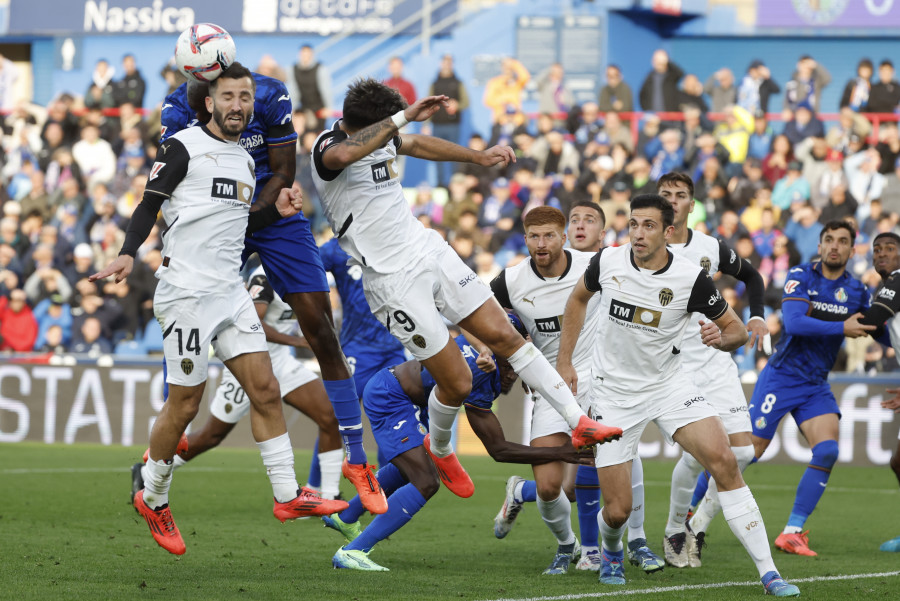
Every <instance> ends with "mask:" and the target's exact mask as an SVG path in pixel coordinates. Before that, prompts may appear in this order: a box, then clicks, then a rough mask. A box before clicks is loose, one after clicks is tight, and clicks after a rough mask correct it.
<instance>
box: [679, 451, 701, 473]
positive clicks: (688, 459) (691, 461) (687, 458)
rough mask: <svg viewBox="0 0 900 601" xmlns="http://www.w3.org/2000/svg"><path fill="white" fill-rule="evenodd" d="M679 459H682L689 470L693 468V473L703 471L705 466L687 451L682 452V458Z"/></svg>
mask: <svg viewBox="0 0 900 601" xmlns="http://www.w3.org/2000/svg"><path fill="white" fill-rule="evenodd" d="M679 461H681V462H682V463H683V464H684V465H685V466H686V467H687V468H688V469H689V470H691V472H692V473H696V474H699V473H700V472H702V471H703V466H702V465H700V462H699V461H697V458H696V457H694V456H693V455H691V454H690V453H688V452H687V451H684V452H682V453H681V459H680V460H679Z"/></svg>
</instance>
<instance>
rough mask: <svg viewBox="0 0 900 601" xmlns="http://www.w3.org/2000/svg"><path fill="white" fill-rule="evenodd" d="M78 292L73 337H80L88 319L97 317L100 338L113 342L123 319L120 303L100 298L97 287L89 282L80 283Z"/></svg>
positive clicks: (74, 307)
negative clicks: (82, 327) (79, 334)
mask: <svg viewBox="0 0 900 601" xmlns="http://www.w3.org/2000/svg"><path fill="white" fill-rule="evenodd" d="M104 264H105V263H104ZM76 290H77V291H78V292H77V294H76V298H77V300H78V304H77V305H74V306H73V307H72V336H73V337H75V336H77V335H78V332H80V331H81V326H82V325H83V324H84V322H85V320H86V319H88V318H89V317H96V318H97V319H98V320H99V321H100V326H101V333H100V336H101V337H103V338H106V339H107V340H112V338H113V333H114V332H115V330H116V328H117V327H118V325H119V322H120V320H121V318H122V308H121V307H120V306H119V303H118V301H117V300H115V299H104V297H102V296H100V292H99V290H98V288H97V286H96V285H95V284H94V283H93V282H89V281H87V280H81V281H80V282H78V284H77V285H76Z"/></svg>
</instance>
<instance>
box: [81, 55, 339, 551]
mask: <svg viewBox="0 0 900 601" xmlns="http://www.w3.org/2000/svg"><path fill="white" fill-rule="evenodd" d="M253 99H254V81H253V77H252V75H251V73H250V71H248V70H247V69H246V68H245V67H243V66H242V65H241V64H240V63H237V62H235V63H233V64H232V65H231V66H230V67H229V68H228V69H226V70H225V71H224V72H223V73H222V74H221V75H220V76H219V77H218V78H217V79H216V80H215V81H214V82H213V83H212V84H211V85H210V96H209V97H207V99H206V105H207V109H208V110H209V112H210V113H211V115H212V118H211V119H210V121H209V123H208V124H207V125H204V126H202V127H195V128H190V129H187V130H185V131H183V132H179V133H178V134H176V135H174V136H172V137H171V138H170V139H169V140H166V142H164V143H163V144H161V145H160V152H159V155H158V156H157V161H156V163H154V165H153V168H152V170H151V174H152V176H151V177H150V181H149V182H148V183H147V188H146V190H145V191H144V196H143V198H142V200H141V203H140V205H138V207H137V208H136V209H135V211H134V215H133V216H132V219H131V222H130V223H129V225H128V231H127V232H126V235H125V242H124V243H123V245H122V250H121V251H120V254H119V256H118V258H116V259H115V260H114V261H112V262H111V263H110V264H109V265H108V266H107V267H106V268H105V269H103V270H101V271H99V272H98V273H95V274H93V275H92V276H90V279H91V280H92V281H94V280H98V279H103V278H107V277H109V276H115V279H116V281H117V282H119V281H122V280H123V279H125V278H126V277H128V275H129V274H130V273H131V271H132V268H133V266H134V255H135V253H136V252H137V249H138V247H139V246H140V245H141V244H143V242H144V240H145V239H146V238H147V236H148V235H149V233H150V230H151V229H152V228H153V225H154V223H155V221H156V215H157V213H158V212H159V210H160V208H162V207H163V203H164V202H165V209H164V211H163V215H164V217H165V219H166V222H167V223H169V229H168V231H167V232H166V235H165V238H164V243H163V257H164V258H163V261H162V265H161V266H160V268H159V269H158V270H157V272H156V276H157V278H159V280H160V283H159V285H158V286H157V287H156V294H155V295H154V299H153V311H154V314H155V315H156V318H157V320H158V321H159V323H160V327H161V328H162V331H163V344H164V346H165V357H166V362H167V365H168V376H167V380H168V382H169V398H168V402H166V404H165V405H163V408H162V410H161V411H160V412H159V416H158V417H157V419H156V421H155V422H154V424H153V430H152V431H151V433H150V450H149V456H148V459H147V463H146V465H145V466H144V470H143V480H144V485H145V486H144V488H143V489H142V490H140V491H138V492H137V494H136V495H135V496H134V501H133V504H134V507H135V509H137V511H138V512H139V513H140V514H141V515H142V516H143V517H144V519H145V520H146V521H147V524H148V526H149V527H150V531H151V533H152V534H153V538H154V539H155V540H156V542H157V543H158V544H159V545H160V546H162V547H163V548H164V549H166V550H167V551H169V552H170V553H174V554H176V555H181V554H183V553H184V552H185V545H184V540H183V539H182V537H181V534H180V532H179V531H178V528H177V527H176V526H175V521H174V520H173V519H172V513H171V511H170V510H169V486H170V484H171V479H172V471H173V469H174V465H173V457H174V455H175V451H176V447H177V445H178V441H179V438H180V437H181V436H182V435H183V433H184V431H185V429H186V428H187V426H188V424H189V423H190V422H191V420H193V419H194V417H195V416H196V415H197V411H198V409H199V406H200V401H201V399H202V397H203V390H204V388H205V387H206V377H207V368H208V361H209V360H208V357H207V349H208V348H209V345H210V344H212V345H213V348H214V349H215V352H216V355H217V356H218V357H219V358H220V359H221V360H222V361H223V362H224V363H225V365H226V367H228V369H229V370H230V371H231V373H233V374H234V376H235V378H237V380H238V382H240V384H241V386H242V387H243V388H244V390H245V391H246V392H247V395H248V396H249V397H250V405H251V407H250V415H251V426H252V430H253V436H254V438H255V439H256V441H257V445H258V446H259V449H260V453H261V454H262V458H263V464H264V465H265V466H266V472H267V474H268V476H269V480H270V481H271V484H272V491H273V495H274V497H275V507H274V510H273V511H274V514H275V517H276V518H278V519H279V520H281V521H282V522H283V521H285V520H287V519H294V518H297V517H301V516H306V515H316V514H321V513H322V512H324V513H331V512H333V511H334V509H332V508H333V507H338V506H341V505H342V504H343V502H339V501H324V500H322V499H321V498H319V497H314V496H312V495H310V494H308V493H306V492H302V491H301V490H300V487H299V486H298V484H297V478H296V476H295V474H294V450H293V448H292V447H291V441H290V437H289V436H288V433H287V426H286V425H285V421H284V415H283V413H282V410H281V396H280V391H279V389H278V383H277V382H276V380H275V376H274V374H273V373H272V363H271V360H270V357H269V353H268V349H267V347H266V338H265V335H264V334H263V328H262V326H261V324H260V322H259V316H258V315H257V313H256V310H255V309H254V308H253V303H252V302H251V300H250V295H248V294H247V291H246V289H245V288H244V283H243V280H242V279H241V277H240V274H239V270H240V265H241V258H240V257H241V251H242V249H243V239H244V236H245V235H248V234H249V235H252V234H253V233H254V232H256V231H259V230H260V229H262V228H265V227H266V226H268V225H270V224H272V223H275V222H276V221H278V220H280V219H281V218H283V217H286V218H289V217H291V216H293V215H296V214H297V213H299V211H300V208H301V207H302V198H301V196H300V193H299V187H298V186H297V187H295V188H294V189H289V188H283V189H282V190H281V191H280V192H279V194H278V197H277V200H276V202H275V203H273V204H270V205H268V206H266V207H265V208H263V209H261V210H259V211H255V212H252V213H251V212H250V202H251V200H252V198H253V189H254V186H255V185H256V179H255V177H254V174H253V161H252V159H251V158H250V155H249V154H248V153H247V151H246V150H244V149H243V148H241V146H240V144H239V143H238V140H239V139H240V137H241V133H242V132H243V131H244V129H245V128H246V127H247V124H248V123H249V122H250V120H251V118H252V115H253Z"/></svg>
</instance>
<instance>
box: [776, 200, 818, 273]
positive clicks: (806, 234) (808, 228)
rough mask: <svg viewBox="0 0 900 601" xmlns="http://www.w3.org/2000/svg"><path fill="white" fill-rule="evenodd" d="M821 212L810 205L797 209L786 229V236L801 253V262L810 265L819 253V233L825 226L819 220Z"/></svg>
mask: <svg viewBox="0 0 900 601" xmlns="http://www.w3.org/2000/svg"><path fill="white" fill-rule="evenodd" d="M818 216H819V212H818V211H817V210H816V209H815V208H814V207H812V206H810V205H809V204H803V205H800V206H798V207H795V208H794V210H793V211H792V212H791V218H790V219H789V220H788V222H787V225H786V226H785V228H784V233H785V235H786V236H787V237H788V238H789V239H790V240H791V242H793V243H794V247H795V248H796V249H797V252H799V253H800V262H801V263H808V262H809V261H812V259H813V257H815V256H816V254H818V252H819V250H818V249H819V232H821V231H822V227H823V225H822V224H821V223H820V222H819V220H818Z"/></svg>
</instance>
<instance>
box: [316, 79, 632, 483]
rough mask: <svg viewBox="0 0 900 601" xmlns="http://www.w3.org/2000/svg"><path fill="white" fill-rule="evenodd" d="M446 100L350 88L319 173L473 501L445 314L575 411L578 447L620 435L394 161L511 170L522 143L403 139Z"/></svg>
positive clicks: (361, 85)
mask: <svg viewBox="0 0 900 601" xmlns="http://www.w3.org/2000/svg"><path fill="white" fill-rule="evenodd" d="M447 101H448V99H447V97H446V96H429V97H425V98H421V99H419V100H417V101H416V102H415V104H413V105H412V106H409V107H406V104H405V102H404V100H403V99H402V98H401V97H400V95H399V94H398V93H397V92H396V91H394V90H392V89H390V88H388V87H387V86H385V85H384V84H382V83H380V82H377V81H374V80H371V79H367V80H360V81H357V82H355V83H354V84H352V85H351V86H350V89H349V90H348V93H347V97H346V99H345V101H344V115H345V120H342V121H339V122H337V123H336V124H335V127H334V129H332V130H331V131H327V132H324V133H323V134H322V135H320V136H319V138H318V139H317V140H316V142H315V144H314V146H313V151H312V159H313V167H314V168H313V180H314V182H315V184H316V189H317V190H318V192H319V196H320V198H321V199H322V204H323V207H324V209H325V214H326V217H327V218H328V221H329V223H330V224H331V227H332V229H333V230H334V232H335V233H336V236H337V238H338V241H339V243H340V245H341V248H343V249H344V250H345V251H346V252H347V254H349V255H350V257H351V264H354V265H359V266H360V267H361V268H362V274H363V288H364V290H365V293H366V299H367V300H368V301H369V306H370V308H371V309H372V312H373V314H374V315H375V316H376V317H377V318H378V320H379V321H380V322H382V323H383V324H385V326H386V327H387V328H388V330H390V332H391V334H393V335H394V336H395V337H396V338H397V339H398V340H400V342H401V343H403V345H404V346H405V347H406V349H407V350H409V351H410V353H412V355H413V357H415V358H416V359H418V360H419V361H421V362H422V364H423V365H425V367H426V368H427V369H428V371H429V372H430V373H431V374H432V375H433V376H434V378H435V380H436V382H437V386H435V388H434V389H433V390H432V391H431V394H430V396H429V401H428V408H429V419H430V424H431V425H430V434H429V437H427V438H426V439H425V447H426V450H428V451H429V453H430V454H431V456H432V458H433V460H434V461H435V462H436V464H437V465H438V471H439V472H440V474H441V477H442V480H443V481H444V483H445V484H447V486H448V488H450V490H451V491H453V492H454V493H456V494H457V495H460V496H463V497H468V496H471V495H472V494H473V492H474V485H473V484H472V481H471V479H470V478H469V476H468V474H466V472H465V470H464V469H463V468H462V466H461V465H460V464H459V461H458V460H457V458H456V455H455V454H454V453H453V449H452V447H451V446H450V439H451V434H452V429H453V425H454V422H455V420H456V414H457V413H458V412H459V407H460V406H461V404H462V402H463V401H464V400H465V398H466V397H467V396H468V395H469V392H470V389H471V374H470V370H469V367H468V365H467V364H466V361H465V359H464V357H463V356H462V355H461V354H460V351H459V348H458V347H457V345H456V344H455V343H454V342H453V340H452V339H451V338H450V336H449V333H448V331H447V326H446V325H445V324H444V317H446V318H447V319H448V320H449V321H451V322H453V323H457V324H459V325H460V326H461V327H462V328H464V329H465V330H467V331H468V332H471V334H473V335H474V336H475V337H476V338H478V339H479V340H481V341H482V342H483V343H484V344H485V345H487V347H489V348H490V349H492V350H493V352H494V353H495V354H496V355H498V356H500V357H504V358H508V359H509V362H510V364H511V365H512V366H513V369H515V370H516V372H517V373H518V374H519V375H520V376H521V377H522V379H523V380H524V381H525V382H526V383H527V384H528V385H529V386H530V387H531V388H532V389H534V390H538V391H539V392H540V393H541V394H542V395H543V396H545V397H546V398H547V399H548V401H549V402H550V403H551V404H552V405H553V406H554V408H555V409H556V410H557V411H559V412H560V413H561V414H563V415H564V416H565V418H566V421H567V423H568V424H569V427H570V428H572V429H573V430H574V433H573V442H574V443H575V445H576V446H577V447H581V446H586V445H592V444H597V443H601V442H605V441H607V440H609V439H612V438H614V437H616V436H618V435H619V433H620V432H619V430H618V428H609V427H606V426H603V425H601V424H599V423H597V422H595V421H593V420H591V419H590V418H588V416H587V415H585V413H584V411H582V410H581V408H580V407H579V406H578V404H577V403H576V402H575V399H574V397H572V394H571V392H570V391H568V390H567V389H566V387H565V386H564V385H561V384H562V381H561V380H560V379H559V374H557V373H556V372H555V371H554V370H553V368H552V366H551V365H550V364H549V363H548V362H547V360H546V359H545V358H544V357H543V356H542V355H541V354H540V353H539V352H538V350H537V349H536V348H535V347H534V345H533V344H531V343H529V342H525V341H524V340H522V338H521V337H520V336H518V335H517V334H516V332H515V330H514V329H513V328H512V326H510V325H509V322H508V320H506V319H505V314H504V312H503V310H502V309H501V308H500V306H499V305H498V304H497V302H496V301H495V300H494V299H493V298H492V296H493V295H492V294H491V291H490V289H489V288H488V287H487V286H486V285H485V284H484V283H483V282H482V281H481V280H480V279H479V278H478V276H477V275H475V273H474V272H473V271H472V270H471V269H470V268H469V267H468V266H466V264H465V263H463V262H462V260H461V259H460V258H459V256H458V255H457V254H456V253H455V252H454V251H453V249H452V248H451V247H450V246H449V245H448V244H447V242H446V241H445V240H444V239H443V238H441V237H440V235H439V234H438V233H437V232H435V231H433V230H427V229H425V227H424V226H423V225H422V223H421V222H419V221H418V220H417V219H415V218H414V217H413V216H412V213H411V212H410V211H409V205H408V204H407V203H406V199H405V198H404V196H403V192H402V188H401V184H400V179H399V176H398V174H397V172H396V170H395V168H394V163H395V161H396V158H397V154H398V153H400V154H403V155H409V156H414V157H418V158H423V159H429V160H443V161H456V162H466V163H476V164H479V165H482V166H487V167H490V166H494V165H507V164H508V163H509V162H510V161H513V160H515V155H514V153H513V152H512V149H511V148H509V147H506V146H494V147H492V148H489V149H487V150H484V151H474V150H471V149H469V148H464V147H462V146H459V145H457V144H453V143H452V142H447V141H445V140H441V139H440V138H435V137H432V136H423V135H414V134H399V131H400V128H402V127H403V126H405V125H406V124H407V123H408V122H409V121H411V120H412V121H424V120H426V119H428V118H429V117H431V115H433V114H434V113H435V112H436V111H437V110H438V109H439V108H440V107H441V106H445V105H446V104H447Z"/></svg>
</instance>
